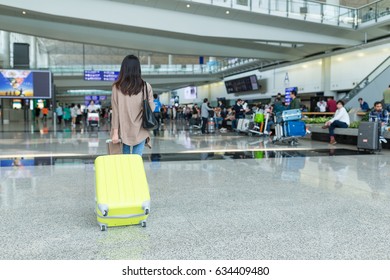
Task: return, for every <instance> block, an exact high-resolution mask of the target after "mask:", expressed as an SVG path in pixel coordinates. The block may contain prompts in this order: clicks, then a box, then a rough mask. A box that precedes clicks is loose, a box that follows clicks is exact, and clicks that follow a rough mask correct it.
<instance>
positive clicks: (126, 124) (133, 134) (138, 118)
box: [111, 83, 155, 147]
mask: <svg viewBox="0 0 390 280" xmlns="http://www.w3.org/2000/svg"><path fill="white" fill-rule="evenodd" d="M147 85H148V94H149V96H148V97H149V105H150V107H151V109H152V111H154V107H155V105H154V102H153V89H152V87H151V86H150V84H148V83H147ZM142 101H143V94H142V91H141V92H140V93H138V94H137V95H132V96H128V95H124V94H123V93H122V92H121V91H120V89H117V88H116V87H115V86H113V87H112V97H111V103H112V126H111V129H112V131H111V135H112V132H113V130H114V129H119V138H120V139H122V143H124V144H126V145H129V146H135V145H137V144H139V143H141V142H142V141H145V140H146V144H147V145H148V146H149V147H150V144H149V141H150V134H149V131H148V130H146V129H144V128H143V127H142V111H143V109H142Z"/></svg>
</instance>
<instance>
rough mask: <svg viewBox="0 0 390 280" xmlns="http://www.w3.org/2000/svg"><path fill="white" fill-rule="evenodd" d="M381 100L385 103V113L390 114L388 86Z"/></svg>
mask: <svg viewBox="0 0 390 280" xmlns="http://www.w3.org/2000/svg"><path fill="white" fill-rule="evenodd" d="M383 100H384V103H385V107H384V108H385V109H386V110H387V112H390V85H389V87H388V88H387V89H385V91H384V92H383Z"/></svg>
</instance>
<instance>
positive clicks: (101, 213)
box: [95, 155, 150, 231]
mask: <svg viewBox="0 0 390 280" xmlns="http://www.w3.org/2000/svg"><path fill="white" fill-rule="evenodd" d="M95 174H96V214H97V221H98V224H99V225H100V229H101V230H102V231H105V230H106V229H107V227H113V226H125V225H134V224H141V225H142V226H143V227H145V226H146V218H147V217H148V215H149V212H150V194H149V187H148V182H147V180H146V174H145V169H144V164H143V161H142V158H141V156H139V155H107V156H99V157H97V158H96V160H95Z"/></svg>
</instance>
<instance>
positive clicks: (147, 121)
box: [142, 82, 158, 129]
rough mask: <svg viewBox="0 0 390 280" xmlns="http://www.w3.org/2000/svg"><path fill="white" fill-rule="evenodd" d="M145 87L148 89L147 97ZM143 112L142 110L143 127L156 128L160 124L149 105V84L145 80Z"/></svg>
mask: <svg viewBox="0 0 390 280" xmlns="http://www.w3.org/2000/svg"><path fill="white" fill-rule="evenodd" d="M145 89H146V98H145ZM143 99H144V101H143V104H142V105H143V106H142V107H143V108H142V109H143V112H142V127H143V128H145V129H155V128H156V127H157V126H158V121H157V119H156V117H155V116H154V113H153V111H152V109H151V108H150V105H149V93H148V85H147V84H146V83H145V82H144V87H143Z"/></svg>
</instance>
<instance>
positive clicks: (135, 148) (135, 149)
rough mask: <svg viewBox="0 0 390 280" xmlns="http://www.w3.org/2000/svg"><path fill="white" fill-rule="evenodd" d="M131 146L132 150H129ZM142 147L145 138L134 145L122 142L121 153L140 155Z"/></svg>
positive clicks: (143, 146)
mask: <svg viewBox="0 0 390 280" xmlns="http://www.w3.org/2000/svg"><path fill="white" fill-rule="evenodd" d="M131 147H133V151H132V152H130V150H131ZM144 148H145V140H144V141H142V142H141V143H139V144H137V145H135V146H129V145H126V144H125V143H123V154H127V155H128V154H137V155H140V156H141V157H142V153H143V151H144Z"/></svg>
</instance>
